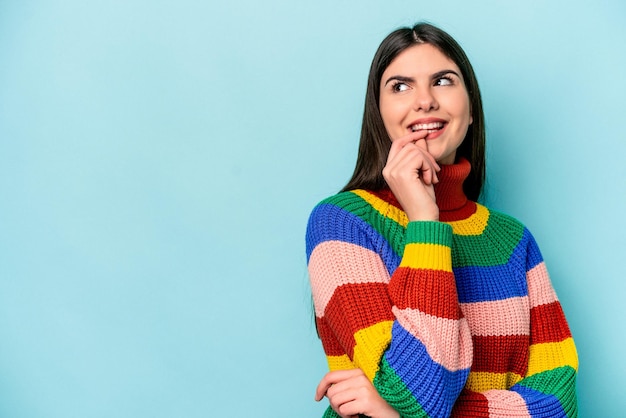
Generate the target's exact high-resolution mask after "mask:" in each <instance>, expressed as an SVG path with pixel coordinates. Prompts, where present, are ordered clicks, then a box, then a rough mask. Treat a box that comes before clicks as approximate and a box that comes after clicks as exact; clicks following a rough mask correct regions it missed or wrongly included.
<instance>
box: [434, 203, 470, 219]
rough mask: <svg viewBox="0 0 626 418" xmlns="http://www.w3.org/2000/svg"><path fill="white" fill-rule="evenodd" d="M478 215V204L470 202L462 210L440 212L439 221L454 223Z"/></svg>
mask: <svg viewBox="0 0 626 418" xmlns="http://www.w3.org/2000/svg"><path fill="white" fill-rule="evenodd" d="M475 213H476V203H474V202H472V201H471V200H468V201H467V202H466V203H465V205H463V207H462V208H460V209H455V210H450V211H444V210H442V211H439V220H440V221H441V222H453V221H459V220H461V219H467V218H469V217H470V216H472V215H473V214H475Z"/></svg>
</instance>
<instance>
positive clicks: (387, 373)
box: [374, 356, 428, 418]
mask: <svg viewBox="0 0 626 418" xmlns="http://www.w3.org/2000/svg"><path fill="white" fill-rule="evenodd" d="M374 387H375V388H376V389H377V390H378V393H379V394H380V396H382V397H383V399H384V400H386V401H387V403H388V404H389V405H391V406H392V407H393V408H394V409H395V410H396V411H398V412H399V413H400V416H403V417H415V418H419V417H428V414H427V413H426V411H424V409H423V408H422V406H421V405H420V404H419V403H418V402H417V400H416V399H415V398H414V397H413V394H412V393H411V392H410V391H409V389H408V388H407V387H406V385H405V384H404V382H403V381H402V379H400V376H398V375H397V374H396V372H395V370H393V369H392V368H391V366H389V363H388V362H387V359H385V357H384V356H383V358H382V360H381V362H380V369H379V370H378V372H376V376H375V377H374Z"/></svg>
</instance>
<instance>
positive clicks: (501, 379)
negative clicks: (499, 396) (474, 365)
mask: <svg viewBox="0 0 626 418" xmlns="http://www.w3.org/2000/svg"><path fill="white" fill-rule="evenodd" d="M520 380H522V376H520V375H519V374H517V373H511V372H509V373H491V372H470V374H469V377H468V378H467V382H465V387H466V388H467V389H469V390H473V391H474V392H485V391H488V390H491V389H498V390H508V389H509V388H510V387H511V386H513V385H514V384H516V383H517V382H519V381H520Z"/></svg>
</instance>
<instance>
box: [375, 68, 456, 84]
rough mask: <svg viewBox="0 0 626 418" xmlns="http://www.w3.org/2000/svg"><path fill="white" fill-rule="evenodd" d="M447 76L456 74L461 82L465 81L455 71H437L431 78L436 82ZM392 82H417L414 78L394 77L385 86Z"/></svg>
mask: <svg viewBox="0 0 626 418" xmlns="http://www.w3.org/2000/svg"><path fill="white" fill-rule="evenodd" d="M446 74H454V75H455V76H457V77H458V78H460V79H461V80H462V79H463V78H462V77H461V76H460V75H459V73H457V72H456V71H454V70H441V71H437V72H436V73H434V74H433V75H431V76H430V79H431V80H435V79H437V78H440V77H443V76H444V75H446ZM392 80H396V81H400V82H402V83H413V82H415V79H414V78H413V77H406V76H403V75H392V76H391V77H389V78H388V79H387V81H385V86H386V85H387V84H389V82H390V81H392Z"/></svg>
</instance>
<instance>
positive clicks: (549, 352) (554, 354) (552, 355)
mask: <svg viewBox="0 0 626 418" xmlns="http://www.w3.org/2000/svg"><path fill="white" fill-rule="evenodd" d="M563 366H571V367H572V368H574V370H578V354H577V353H576V346H575V345H574V340H573V339H572V338H567V339H565V340H563V341H561V342H558V343H542V344H533V345H531V346H530V355H529V359H528V374H527V376H532V375H534V374H537V373H541V372H544V371H546V370H552V369H556V368H557V367H563Z"/></svg>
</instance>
